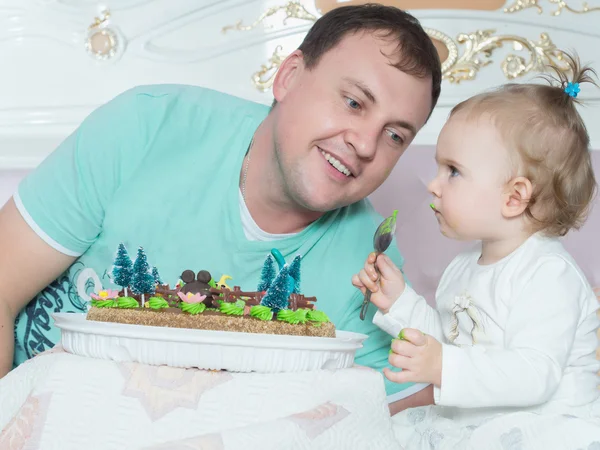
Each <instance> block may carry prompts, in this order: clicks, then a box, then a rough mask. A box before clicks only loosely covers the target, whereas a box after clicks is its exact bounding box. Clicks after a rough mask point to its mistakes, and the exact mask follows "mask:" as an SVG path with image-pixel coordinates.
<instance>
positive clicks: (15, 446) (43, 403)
mask: <svg viewBox="0 0 600 450" xmlns="http://www.w3.org/2000/svg"><path fill="white" fill-rule="evenodd" d="M51 397H52V394H51V393H44V394H40V395H30V396H29V397H27V399H26V400H25V402H24V403H23V405H22V406H21V408H20V409H19V411H18V412H17V414H16V415H15V416H14V417H13V418H12V419H11V421H10V422H8V424H7V425H6V427H4V429H3V430H2V433H0V448H1V449H3V450H21V449H24V448H38V446H39V440H40V437H41V435H42V430H43V429H44V423H45V422H46V413H47V412H48V405H49V404H50V398H51Z"/></svg>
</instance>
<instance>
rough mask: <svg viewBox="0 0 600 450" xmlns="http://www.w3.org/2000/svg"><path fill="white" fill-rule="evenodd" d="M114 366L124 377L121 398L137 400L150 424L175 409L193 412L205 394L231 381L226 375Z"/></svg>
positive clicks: (184, 370) (134, 365) (176, 369)
mask: <svg viewBox="0 0 600 450" xmlns="http://www.w3.org/2000/svg"><path fill="white" fill-rule="evenodd" d="M116 364H117V365H118V366H119V369H120V371H121V373H122V374H123V377H124V378H125V384H124V386H123V392H122V395H124V396H126V397H133V398H137V399H139V401H140V403H141V405H142V406H143V408H144V410H145V411H146V413H147V414H148V417H149V418H150V420H152V421H153V422H154V421H156V420H158V419H160V418H161V417H163V416H165V415H166V414H168V413H170V412H171V411H173V410H174V409H176V408H189V409H196V408H197V407H198V402H199V401H200V398H201V397H202V395H203V394H204V393H206V392H208V391H210V390H211V389H214V388H215V387H217V386H219V385H221V384H223V383H226V382H227V381H229V380H231V379H232V378H233V376H232V375H231V374H229V373H228V372H215V371H206V370H199V369H181V368H177V367H168V366H149V365H144V364H137V363H129V362H126V363H116Z"/></svg>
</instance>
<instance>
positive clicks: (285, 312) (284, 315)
mask: <svg viewBox="0 0 600 450" xmlns="http://www.w3.org/2000/svg"><path fill="white" fill-rule="evenodd" d="M307 313H308V310H306V309H299V310H297V311H292V310H291V309H282V310H281V311H279V312H278V313H277V320H280V321H282V322H287V323H291V324H292V325H298V324H299V323H306V321H307V320H308V319H307V318H306V315H307Z"/></svg>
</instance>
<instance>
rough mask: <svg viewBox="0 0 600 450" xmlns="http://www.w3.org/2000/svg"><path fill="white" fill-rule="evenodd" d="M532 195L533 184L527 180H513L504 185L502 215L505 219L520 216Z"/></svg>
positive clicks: (522, 178) (518, 178)
mask: <svg viewBox="0 0 600 450" xmlns="http://www.w3.org/2000/svg"><path fill="white" fill-rule="evenodd" d="M532 195H533V184H531V181H529V179H528V178H526V177H516V178H513V179H512V180H510V181H509V182H508V183H507V185H506V190H505V194H504V200H503V202H502V215H503V216H504V217H506V218H507V219H509V218H513V217H518V216H520V215H521V214H523V212H525V210H526V209H527V207H528V206H529V200H530V199H531V196H532Z"/></svg>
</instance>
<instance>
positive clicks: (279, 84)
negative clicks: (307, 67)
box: [273, 50, 304, 102]
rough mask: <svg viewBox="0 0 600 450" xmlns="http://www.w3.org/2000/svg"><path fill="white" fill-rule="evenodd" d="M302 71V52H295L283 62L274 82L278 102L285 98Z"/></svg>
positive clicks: (274, 94) (274, 92) (274, 93)
mask: <svg viewBox="0 0 600 450" xmlns="http://www.w3.org/2000/svg"><path fill="white" fill-rule="evenodd" d="M302 70H304V55H303V54H302V51H301V50H294V51H293V52H292V53H290V55H289V56H288V57H287V58H285V59H284V60H283V62H282V63H281V65H280V66H279V69H277V73H276V74H275V79H274V80H273V97H275V100H277V102H281V101H282V100H283V99H284V98H285V96H286V95H287V93H288V92H289V91H290V90H291V88H292V87H293V85H294V82H295V81H296V79H297V77H298V75H299V74H300V73H302Z"/></svg>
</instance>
